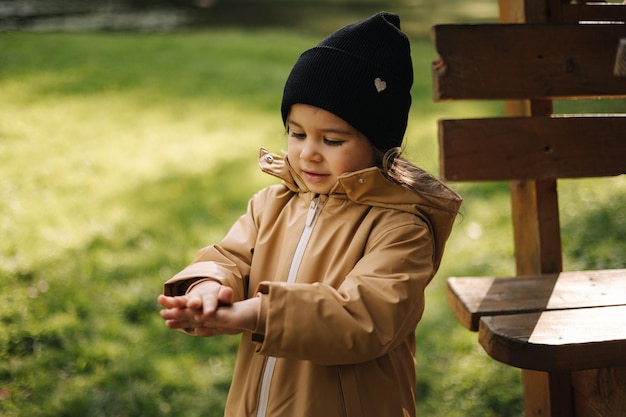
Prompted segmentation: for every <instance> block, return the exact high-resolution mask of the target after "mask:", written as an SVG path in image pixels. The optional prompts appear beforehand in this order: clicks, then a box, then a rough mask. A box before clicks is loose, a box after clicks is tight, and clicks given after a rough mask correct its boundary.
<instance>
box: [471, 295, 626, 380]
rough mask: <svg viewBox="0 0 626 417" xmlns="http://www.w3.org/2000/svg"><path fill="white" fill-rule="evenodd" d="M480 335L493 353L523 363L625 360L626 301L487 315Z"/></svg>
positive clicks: (554, 367)
mask: <svg viewBox="0 0 626 417" xmlns="http://www.w3.org/2000/svg"><path fill="white" fill-rule="evenodd" d="M478 341H479V343H480V344H481V345H482V347H483V348H484V349H485V351H486V352H487V353H488V354H489V355H490V356H491V357H492V358H494V359H496V360H498V361H500V362H503V363H506V364H508V365H511V366H515V367H518V368H522V369H533V370H538V371H549V372H560V371H572V370H584V369H595V368H607V367H619V366H626V355H624V352H625V351H626V305H621V306H613V307H594V308H584V309H569V310H551V311H544V312H541V313H528V314H515V315H507V316H488V317H483V318H482V319H481V321H480V326H479V330H478Z"/></svg>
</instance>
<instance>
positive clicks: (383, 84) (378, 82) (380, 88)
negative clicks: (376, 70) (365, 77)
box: [374, 77, 387, 93]
mask: <svg viewBox="0 0 626 417" xmlns="http://www.w3.org/2000/svg"><path fill="white" fill-rule="evenodd" d="M374 86H376V91H378V92H379V93H380V92H381V91H384V90H385V88H387V83H386V82H385V81H383V80H381V79H380V78H378V77H376V79H375V80H374Z"/></svg>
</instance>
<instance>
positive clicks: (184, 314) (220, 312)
mask: <svg viewBox="0 0 626 417" xmlns="http://www.w3.org/2000/svg"><path fill="white" fill-rule="evenodd" d="M232 297H233V291H232V289H231V288H229V287H225V286H223V285H221V284H220V283H218V282H216V281H206V282H203V283H201V284H198V285H197V286H195V287H194V288H192V290H191V291H190V292H189V294H187V295H184V296H177V297H168V296H165V295H160V296H159V298H158V302H159V304H161V305H162V306H163V307H164V309H163V310H161V317H162V318H163V319H165V324H166V325H167V327H169V328H171V329H185V330H186V331H187V332H191V331H193V334H194V335H197V336H205V337H208V336H215V335H219V334H236V333H241V332H242V331H253V330H254V329H255V328H256V325H257V320H258V314H259V313H258V312H259V308H260V299H259V298H253V299H249V300H244V301H241V302H238V303H234V304H233V302H232Z"/></svg>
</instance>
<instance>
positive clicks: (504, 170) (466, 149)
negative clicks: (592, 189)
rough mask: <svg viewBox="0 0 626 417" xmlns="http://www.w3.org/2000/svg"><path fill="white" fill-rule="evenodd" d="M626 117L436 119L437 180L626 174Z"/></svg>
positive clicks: (491, 179)
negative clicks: (438, 173)
mask: <svg viewBox="0 0 626 417" xmlns="http://www.w3.org/2000/svg"><path fill="white" fill-rule="evenodd" d="M624 132H626V116H621V117H618V116H598V117H580V116H576V117H574V116H572V117H507V118H485V119H461V120H440V121H439V155H440V169H441V177H442V178H444V179H445V180H446V181H502V180H514V179H555V178H580V177H600V176H611V175H619V174H623V173H625V172H626V140H625V136H624Z"/></svg>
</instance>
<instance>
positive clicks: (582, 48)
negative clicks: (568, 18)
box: [432, 24, 626, 101]
mask: <svg viewBox="0 0 626 417" xmlns="http://www.w3.org/2000/svg"><path fill="white" fill-rule="evenodd" d="M622 37H626V25H609V24H599V25H578V24H563V25H549V24H524V25H520V24H480V25H436V26H434V27H433V29H432V38H433V42H434V44H435V48H436V49H437V52H438V54H439V56H440V58H441V59H440V60H439V61H438V63H437V64H435V65H433V72H434V79H433V83H434V86H433V87H434V89H433V95H434V99H435V101H442V100H450V99H538V98H559V97H570V98H572V97H608V96H612V97H616V96H621V97H626V77H624V78H618V77H615V76H614V75H613V68H614V66H615V57H616V51H617V47H618V45H619V39H620V38H622ZM494 56H498V59H493V57H494Z"/></svg>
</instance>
